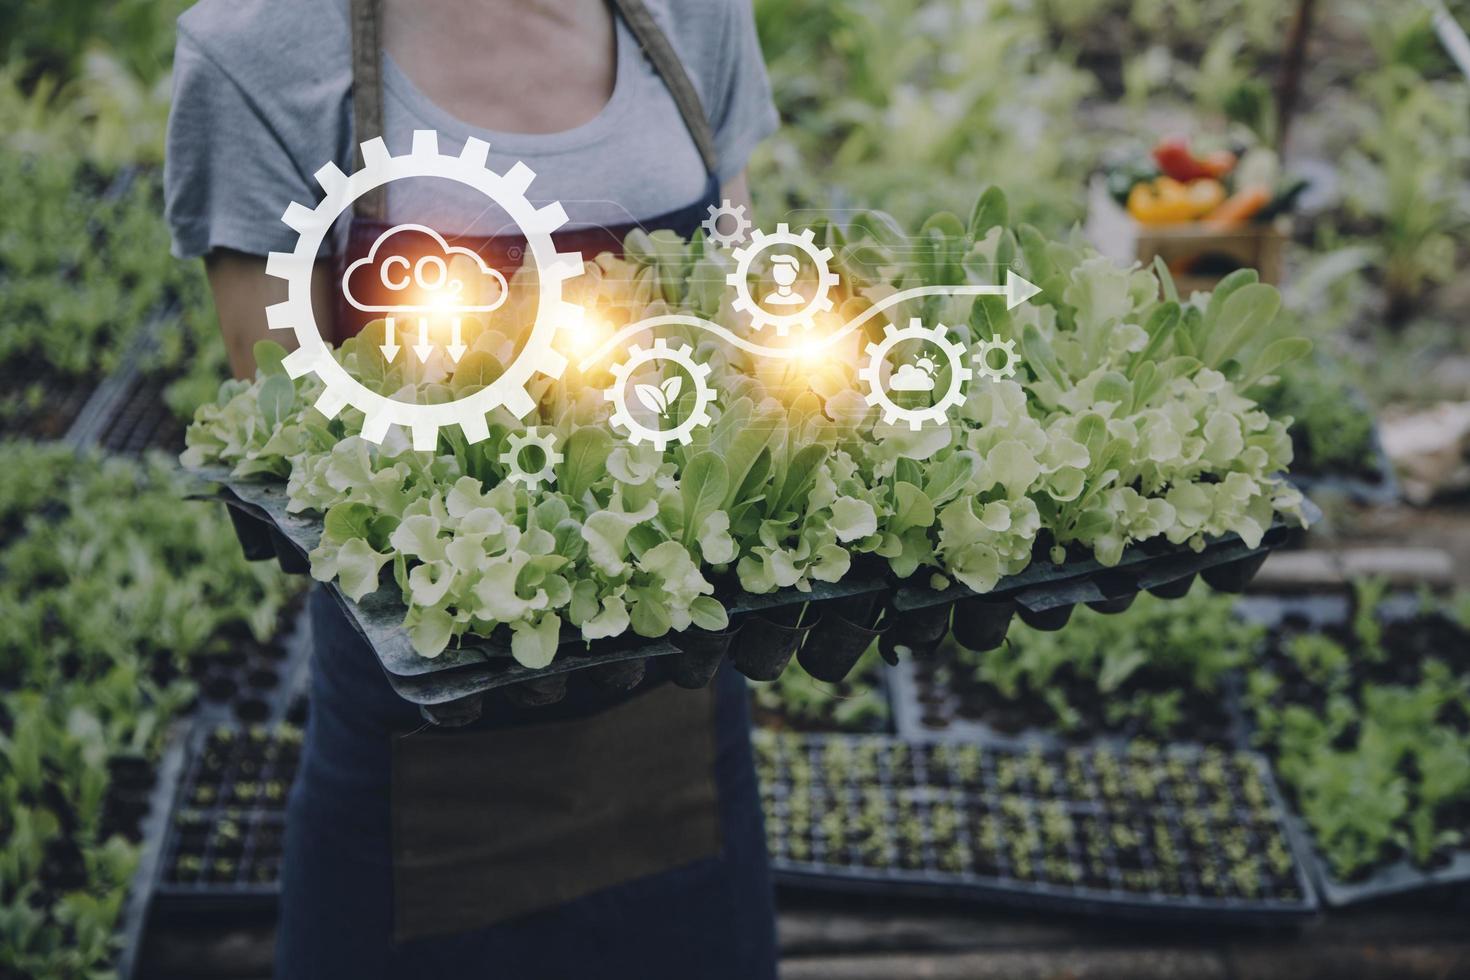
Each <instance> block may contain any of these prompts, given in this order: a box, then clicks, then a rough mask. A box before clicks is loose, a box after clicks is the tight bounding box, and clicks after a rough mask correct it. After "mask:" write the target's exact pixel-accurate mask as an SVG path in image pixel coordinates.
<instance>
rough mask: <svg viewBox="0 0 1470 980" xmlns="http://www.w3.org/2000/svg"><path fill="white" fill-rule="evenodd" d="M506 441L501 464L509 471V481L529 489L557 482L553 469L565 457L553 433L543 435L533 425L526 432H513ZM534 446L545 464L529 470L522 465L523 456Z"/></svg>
mask: <svg viewBox="0 0 1470 980" xmlns="http://www.w3.org/2000/svg"><path fill="white" fill-rule="evenodd" d="M505 441H506V449H505V452H503V453H501V454H500V463H501V465H502V466H505V467H506V468H507V469H508V471H509V472H507V473H506V474H505V478H506V479H507V480H511V481H513V482H516V483H524V484H525V485H526V486H528V487H535V486H536V485H538V484H541V483H545V484H548V485H549V484H552V483H555V482H556V471H555V470H554V469H553V467H555V466H557V465H558V464H560V463H561V461H562V459H563V457H562V454H561V453H560V452H558V451H557V449H556V436H555V435H554V434H553V433H550V432H548V433H547V434H546V435H542V434H541V430H540V429H538V428H537V427H536V426H534V425H533V426H531V427H530V428H528V429H526V431H525V432H512V433H511V434H510V435H509V436H507V437H506V440H505ZM532 446H534V447H536V448H537V449H539V450H541V458H542V460H543V462H542V463H541V468H540V469H537V470H528V469H526V468H525V466H524V465H522V463H521V454H522V453H523V452H525V450H527V449H529V448H531V447H532Z"/></svg>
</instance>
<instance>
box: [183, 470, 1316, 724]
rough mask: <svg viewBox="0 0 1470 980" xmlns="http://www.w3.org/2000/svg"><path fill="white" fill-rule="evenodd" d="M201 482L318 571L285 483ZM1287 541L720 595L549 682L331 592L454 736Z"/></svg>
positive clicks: (285, 559)
mask: <svg viewBox="0 0 1470 980" xmlns="http://www.w3.org/2000/svg"><path fill="white" fill-rule="evenodd" d="M194 475H195V476H197V477H199V478H200V479H201V480H204V481H207V482H208V483H210V484H216V485H218V486H219V487H220V489H219V490H218V491H217V493H211V494H208V495H209V496H217V497H218V498H219V499H222V500H223V501H224V502H225V503H226V504H227V505H228V506H229V507H230V511H231V516H232V518H233V519H234V521H235V529H236V531H237V533H239V535H240V538H241V544H242V546H243V547H244V549H245V554H246V557H248V558H252V559H265V558H269V557H271V556H272V555H274V556H275V557H276V558H277V559H278V560H279V561H280V563H281V567H282V568H284V569H285V570H286V571H288V572H298V573H304V572H306V571H308V570H309V566H310V563H309V561H308V559H307V555H308V554H309V553H310V552H311V550H312V549H314V548H315V547H316V546H317V544H318V543H319V542H320V540H321V532H322V529H321V521H320V519H319V518H316V517H306V516H302V515H299V514H291V513H288V512H287V510H286V503H287V501H286V488H285V485H284V484H282V483H279V482H261V481H255V480H239V479H235V478H232V477H231V476H230V474H229V472H228V471H227V470H226V469H224V468H223V467H205V468H202V469H199V470H196V471H194ZM1305 512H1306V514H1307V516H1308V519H1309V521H1315V520H1316V519H1317V517H1318V516H1319V514H1318V513H1317V512H1316V511H1315V508H1312V507H1311V506H1310V504H1308V505H1307V506H1306V511H1305ZM1289 537H1290V528H1289V527H1288V526H1287V525H1286V524H1285V523H1284V522H1282V521H1279V520H1278V521H1277V522H1276V523H1274V524H1273V525H1272V527H1271V528H1270V529H1269V530H1268V531H1267V532H1266V535H1265V537H1264V538H1263V540H1262V541H1261V544H1260V546H1259V547H1256V548H1251V547H1248V546H1247V545H1246V544H1245V543H1244V542H1242V541H1241V540H1240V539H1239V538H1238V537H1237V536H1235V535H1230V536H1227V537H1224V538H1221V539H1218V540H1215V541H1212V542H1210V543H1209V544H1207V545H1206V547H1205V548H1204V549H1203V550H1202V551H1199V552H1195V551H1193V550H1191V549H1189V548H1188V547H1174V546H1170V545H1167V544H1166V543H1159V542H1149V543H1145V544H1143V545H1139V546H1137V547H1134V548H1130V549H1128V550H1127V551H1125V552H1124V554H1123V558H1122V560H1121V561H1120V562H1119V563H1118V565H1116V566H1113V567H1111V568H1109V567H1104V566H1103V565H1101V564H1099V563H1098V562H1097V561H1095V560H1093V559H1091V558H1076V559H1074V560H1070V561H1068V562H1066V563H1065V564H1062V565H1055V564H1053V563H1051V562H1050V561H1047V560H1046V559H1045V557H1044V552H1043V556H1042V557H1041V558H1040V559H1039V560H1038V561H1036V562H1034V563H1033V564H1032V565H1031V566H1029V567H1028V568H1026V569H1025V570H1024V571H1022V572H1020V573H1019V574H1017V575H1014V576H1010V577H1009V578H1006V579H1002V580H1001V582H1000V583H999V584H998V585H997V587H996V589H995V590H993V591H992V592H990V593H987V594H985V595H983V596H981V595H977V594H976V593H975V592H973V591H971V590H970V589H967V588H965V587H964V586H961V585H955V586H952V587H950V588H947V589H945V590H943V591H936V590H933V589H927V588H919V587H915V586H906V585H901V584H899V583H896V582H893V581H890V580H889V579H888V578H887V577H886V576H885V575H884V574H883V570H882V567H881V564H880V563H871V564H869V563H863V562H855V566H856V567H855V568H854V570H853V573H852V574H851V575H849V576H848V577H847V578H846V579H844V580H843V581H841V582H838V583H835V584H829V583H823V582H817V583H813V585H812V588H811V590H810V591H807V592H802V591H799V590H797V589H782V590H780V591H777V592H773V593H770V594H768V595H752V594H749V593H742V592H738V591H736V590H735V589H732V588H729V587H726V588H723V589H722V588H720V585H719V584H717V587H716V588H717V591H716V595H717V596H720V597H721V598H722V599H723V600H724V601H725V604H726V609H727V610H728V612H729V613H730V617H731V621H732V628H731V630H730V631H729V632H727V633H722V634H714V633H707V632H704V631H701V630H688V631H686V632H684V633H675V634H670V635H669V636H668V637H666V638H664V639H660V640H652V641H650V640H645V639H642V638H639V637H636V636H631V635H630V636H625V637H620V638H618V639H617V640H612V641H607V642H606V643H599V644H597V645H595V646H594V647H592V648H590V649H589V648H588V647H587V646H586V645H585V644H584V643H583V642H582V640H581V638H580V636H578V635H577V634H576V631H574V630H570V629H568V630H566V631H564V633H563V637H562V649H561V650H560V651H559V652H558V653H557V656H556V659H555V660H554V661H553V662H552V663H551V665H550V666H548V667H546V668H542V669H540V670H532V669H528V668H525V667H522V666H520V665H519V664H517V663H516V662H515V661H514V660H513V659H512V658H511V656H510V646H509V643H507V642H501V641H498V640H493V639H492V640H481V639H475V640H474V641H472V642H467V643H464V644H463V645H461V646H459V647H457V648H452V649H449V650H446V651H445V652H444V653H442V654H440V655H439V656H438V657H435V658H432V659H430V658H426V657H421V656H419V655H418V654H417V653H415V652H414V650H413V648H412V646H411V645H410V643H409V640H408V634H407V632H406V631H405V630H404V629H403V626H402V622H403V615H404V607H403V604H402V601H401V600H400V598H399V597H398V596H397V595H396V594H395V592H394V589H393V588H391V582H390V587H389V588H380V589H379V590H378V591H377V592H374V593H372V594H370V595H367V596H365V597H363V599H362V600H361V601H359V602H352V601H350V600H348V599H347V598H346V597H345V596H343V595H342V594H341V592H340V590H338V589H336V588H335V587H334V588H332V589H331V592H332V595H333V596H334V597H335V598H336V599H337V601H338V603H339V604H340V605H341V607H342V608H343V610H344V612H345V613H346V615H347V619H348V621H349V622H350V623H352V625H353V627H354V628H355V629H356V630H357V631H358V632H359V633H360V634H361V635H362V637H363V638H364V640H365V641H366V642H367V643H368V645H369V646H371V647H372V648H373V650H374V651H375V652H376V653H377V654H378V657H379V660H380V661H381V663H382V666H383V670H384V671H385V672H386V674H387V676H388V681H389V683H390V684H391V685H392V687H393V689H394V690H395V691H396V692H397V693H398V694H399V696H400V697H403V698H404V699H405V700H408V701H410V702H413V703H415V704H418V705H420V708H421V710H423V712H424V714H425V716H426V717H427V718H429V720H431V721H433V722H436V723H439V724H446V725H456V724H465V723H467V722H470V721H473V720H474V719H475V718H477V717H478V716H479V714H480V711H481V703H480V701H481V696H482V695H483V694H484V693H485V692H487V691H492V690H496V689H500V688H507V687H510V686H512V685H515V686H516V687H517V688H518V689H523V690H526V691H529V692H530V693H529V694H528V695H525V696H528V697H530V698H531V699H532V700H534V701H536V702H538V703H550V702H553V701H557V700H560V699H561V697H562V696H564V694H565V691H566V680H565V677H564V676H561V675H568V674H571V673H572V672H574V671H584V670H586V669H587V668H593V672H592V673H591V675H590V677H591V678H592V681H591V682H592V683H594V684H602V683H604V681H602V680H599V679H598V678H605V679H606V682H605V683H606V686H619V685H622V684H624V683H625V682H626V681H627V678H629V677H632V678H633V682H634V683H636V681H637V679H638V678H639V677H641V676H642V673H643V670H644V667H643V666H642V665H634V664H626V665H625V666H624V668H622V669H617V665H619V664H624V663H625V662H627V661H635V660H636V661H640V662H645V661H646V662H648V663H652V659H651V658H667V662H666V663H664V664H662V665H660V666H659V667H658V668H657V669H660V670H667V671H668V672H669V673H670V674H672V676H673V678H674V680H675V683H678V684H680V685H682V686H686V687H701V686H703V685H704V684H706V683H708V681H709V679H710V677H712V676H713V674H714V670H715V668H716V667H717V666H718V664H719V661H720V659H721V658H723V657H724V656H725V655H726V653H729V654H730V656H731V657H732V658H733V660H734V662H735V666H736V668H737V669H739V670H740V671H741V672H742V673H743V674H745V675H746V676H747V677H749V678H751V679H753V680H770V679H772V678H774V677H776V676H778V675H779V674H780V672H781V670H782V669H784V668H785V665H786V664H787V663H788V662H789V660H790V658H791V656H792V655H793V654H795V655H797V656H798V657H800V658H801V660H802V663H803V665H804V666H806V667H807V669H808V671H810V672H812V673H813V674H814V675H820V676H822V677H823V679H826V680H837V679H840V678H841V677H842V676H843V675H845V674H846V672H847V670H849V669H850V668H851V666H852V664H853V663H854V662H855V661H856V659H857V657H858V656H859V655H860V654H861V653H862V651H863V650H864V649H866V648H867V646H868V645H869V644H870V643H871V642H872V640H873V639H875V638H877V637H879V636H880V635H881V634H887V635H886V636H885V637H884V639H885V642H886V643H888V644H889V645H888V646H887V647H886V648H885V656H886V657H887V658H888V659H889V661H890V663H893V662H896V660H897V658H896V655H895V653H894V651H893V649H892V646H893V645H894V644H897V645H904V646H909V647H913V646H914V645H916V644H919V645H921V644H924V643H933V642H938V639H939V638H940V637H942V636H943V635H944V632H945V630H946V629H947V623H948V622H949V619H950V615H951V609H958V608H960V607H959V606H957V603H960V604H963V613H964V615H965V616H966V618H973V617H976V616H990V617H993V618H995V619H996V620H997V624H998V626H999V628H1000V629H1001V630H1002V633H1003V631H1004V628H1005V625H1006V624H1007V623H1008V622H1009V621H1010V617H1011V612H1012V610H1014V609H1016V608H1017V607H1019V608H1020V609H1021V610H1022V611H1023V612H1022V615H1023V616H1028V615H1035V616H1039V617H1046V618H1050V619H1053V620H1057V621H1058V625H1060V624H1062V623H1065V621H1066V618H1067V616H1068V615H1069V614H1070V611H1071V608H1072V607H1073V606H1075V605H1076V604H1077V603H1079V602H1082V603H1088V604H1092V605H1094V606H1096V607H1107V606H1113V605H1117V604H1126V602H1127V599H1128V597H1129V596H1131V595H1134V594H1136V593H1137V592H1138V591H1140V590H1143V589H1147V590H1150V591H1157V592H1158V593H1159V594H1166V593H1168V594H1172V592H1173V591H1174V590H1177V589H1179V588H1180V587H1183V588H1184V589H1187V588H1188V585H1189V583H1190V582H1191V581H1192V580H1193V579H1194V577H1195V576H1196V575H1201V576H1203V577H1204V578H1205V580H1206V582H1208V583H1209V584H1210V585H1211V586H1213V587H1215V588H1218V589H1222V590H1225V591H1240V590H1242V589H1243V588H1244V587H1245V584H1246V582H1248V581H1249V579H1250V577H1251V576H1252V575H1254V574H1255V572H1256V571H1257V570H1258V569H1259V567H1260V564H1261V563H1262V562H1263V561H1264V560H1265V557H1266V555H1267V554H1268V553H1269V552H1270V551H1271V550H1272V549H1273V548H1276V547H1280V546H1281V545H1282V544H1284V543H1286V541H1287V540H1288V538H1289ZM384 575H385V578H386V576H387V572H386V570H385V572H384ZM967 600H969V601H967ZM977 603H978V604H979V605H978V606H977V605H976V604H977ZM959 614H960V613H958V612H957V613H956V616H958V615H959ZM880 616H881V619H880V618H879V617H880ZM890 625H891V626H892V627H893V628H892V629H889V626H890ZM798 651H800V652H798ZM507 693H508V695H509V696H513V697H517V698H519V697H521V696H522V695H521V694H519V693H516V692H507Z"/></svg>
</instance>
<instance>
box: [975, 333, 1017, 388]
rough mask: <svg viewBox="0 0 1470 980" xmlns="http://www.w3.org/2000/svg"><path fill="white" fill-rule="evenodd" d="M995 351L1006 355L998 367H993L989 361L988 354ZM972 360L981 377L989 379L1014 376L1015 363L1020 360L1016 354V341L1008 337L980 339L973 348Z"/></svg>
mask: <svg viewBox="0 0 1470 980" xmlns="http://www.w3.org/2000/svg"><path fill="white" fill-rule="evenodd" d="M995 351H1000V352H1001V353H1003V354H1005V356H1006V359H1005V363H1004V364H1002V365H1001V366H1000V367H995V366H994V365H992V364H991V363H990V355H991V354H992V353H994V352H995ZM974 361H975V370H976V371H977V372H979V373H980V375H981V376H982V377H986V378H989V379H990V380H991V381H1004V380H1005V379H1006V378H1014V377H1015V376H1016V365H1017V364H1019V363H1020V362H1021V358H1020V357H1019V356H1018V355H1017V354H1016V342H1015V341H1014V340H1011V339H1010V338H1009V337H1008V338H1006V339H1005V340H982V341H980V344H979V346H978V347H976V348H975V354H974Z"/></svg>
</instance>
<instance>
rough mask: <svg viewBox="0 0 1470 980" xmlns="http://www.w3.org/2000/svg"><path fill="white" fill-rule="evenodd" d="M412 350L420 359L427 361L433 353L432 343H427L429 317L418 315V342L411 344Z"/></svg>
mask: <svg viewBox="0 0 1470 980" xmlns="http://www.w3.org/2000/svg"><path fill="white" fill-rule="evenodd" d="M413 352H414V353H415V354H417V355H418V356H419V360H420V361H427V360H428V359H429V355H430V354H432V353H434V345H433V344H431V343H429V318H428V317H426V316H421V317H419V342H418V343H416V344H414V345H413Z"/></svg>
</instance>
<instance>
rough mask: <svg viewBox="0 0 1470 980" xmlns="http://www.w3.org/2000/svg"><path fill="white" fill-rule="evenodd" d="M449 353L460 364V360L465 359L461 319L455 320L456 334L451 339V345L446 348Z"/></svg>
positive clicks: (456, 318)
mask: <svg viewBox="0 0 1470 980" xmlns="http://www.w3.org/2000/svg"><path fill="white" fill-rule="evenodd" d="M444 349H445V350H447V351H449V356H450V357H451V358H453V359H454V363H455V364H458V363H459V359H460V358H461V357H464V350H465V348H464V342H463V341H462V340H460V337H459V317H455V318H454V333H453V334H452V335H451V336H450V338H449V344H448V346H446V347H445V348H444Z"/></svg>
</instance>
